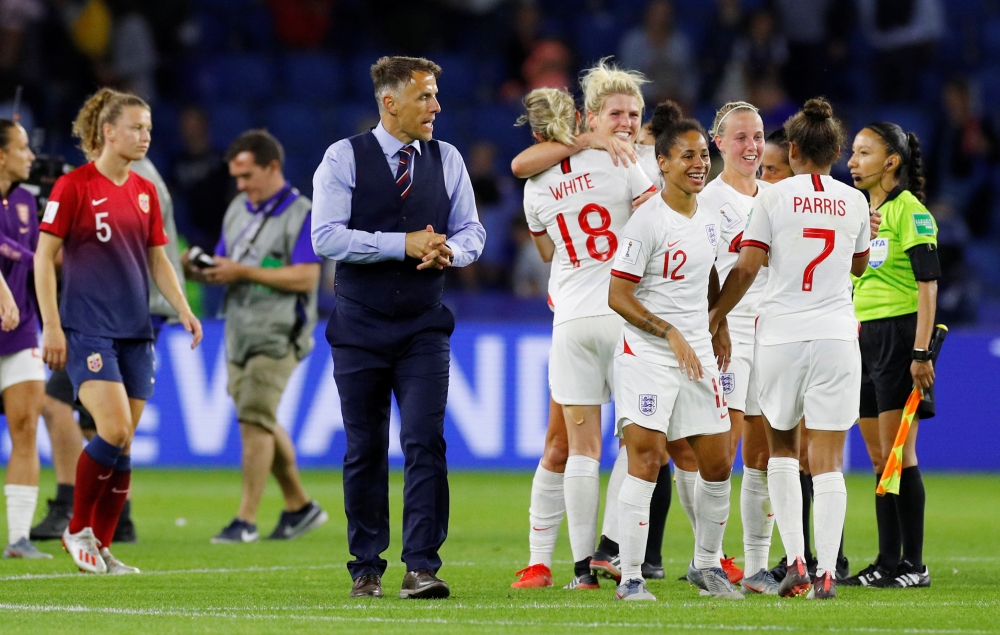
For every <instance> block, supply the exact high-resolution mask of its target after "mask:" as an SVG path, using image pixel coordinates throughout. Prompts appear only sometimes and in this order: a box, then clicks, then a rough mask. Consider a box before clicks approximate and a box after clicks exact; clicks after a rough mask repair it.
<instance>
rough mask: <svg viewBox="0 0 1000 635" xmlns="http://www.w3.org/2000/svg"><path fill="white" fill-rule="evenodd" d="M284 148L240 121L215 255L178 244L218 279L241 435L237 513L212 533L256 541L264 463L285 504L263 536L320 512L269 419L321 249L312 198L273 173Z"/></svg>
mask: <svg viewBox="0 0 1000 635" xmlns="http://www.w3.org/2000/svg"><path fill="white" fill-rule="evenodd" d="M284 160H285V152H284V149H283V148H282V147H281V144H280V143H279V142H278V140H277V139H275V138H274V137H273V136H271V134H270V133H268V132H267V131H266V130H248V131H247V132H244V133H243V134H241V135H240V136H239V137H237V138H236V140H235V141H233V143H232V145H230V146H229V150H227V151H226V161H227V163H228V164H229V173H230V174H231V175H232V176H233V178H235V179H236V187H237V189H239V190H240V194H238V195H237V196H236V198H234V199H233V201H232V203H230V205H229V208H228V209H227V210H226V216H225V219H224V220H223V227H222V229H223V235H222V237H221V238H220V239H219V245H218V246H217V247H216V249H215V257H214V265H213V266H210V267H207V268H204V269H201V268H199V267H198V266H196V265H195V264H193V263H192V261H191V260H190V259H189V258H188V255H189V254H187V253H186V254H185V258H184V260H185V273H186V274H187V276H188V277H189V278H192V279H194V280H197V281H199V282H207V283H208V284H219V285H225V287H226V297H225V300H224V302H223V316H224V317H225V320H226V332H225V335H226V359H227V361H228V366H229V394H230V395H231V396H232V398H233V401H235V402H236V418H237V419H238V420H239V422H240V437H241V439H242V440H243V459H242V463H243V495H242V498H241V500H240V507H239V511H238V513H237V515H236V518H234V519H233V520H232V522H231V523H230V524H229V525H227V526H226V527H225V528H224V529H223V530H222V531H221V532H219V533H218V534H217V535H216V536H215V537H214V538H212V543H215V544H219V543H242V542H255V541H256V540H257V539H258V537H259V534H258V532H257V508H258V507H259V505H260V501H261V498H262V497H263V496H264V486H265V485H266V484H267V476H268V474H269V473H273V474H274V478H275V479H276V480H277V481H278V485H279V486H280V487H281V493H282V496H283V497H284V499H285V509H284V511H282V512H281V516H280V518H279V519H278V525H277V526H276V527H275V528H274V531H273V532H272V533H271V535H270V536H269V538H270V539H271V540H291V539H293V538H298V537H299V536H301V535H303V534H305V533H306V532H309V531H311V530H313V529H316V528H317V527H319V526H320V525H322V524H323V523H325V522H326V521H327V520H328V516H327V513H326V512H325V511H323V509H322V508H321V507H320V506H319V504H317V503H316V501H313V500H310V498H309V497H308V496H306V492H305V489H303V487H302V482H301V480H300V479H299V474H298V468H297V467H296V465H295V446H294V445H293V444H292V440H291V438H290V437H289V436H288V433H287V432H285V429H284V428H282V427H281V424H280V423H279V422H278V418H277V417H278V404H279V403H280V401H281V396H282V394H283V393H284V391H285V386H286V385H287V384H288V379H289V378H290V377H291V376H292V372H293V371H294V370H295V369H296V367H297V366H298V365H299V362H300V361H301V360H302V358H304V357H305V356H306V355H308V354H309V352H310V351H311V350H312V348H313V345H314V344H315V342H314V341H313V331H314V330H315V327H316V320H317V314H316V287H317V285H318V284H319V274H320V264H319V263H320V258H319V257H317V256H316V254H314V253H313V250H312V245H311V244H310V238H309V229H310V226H311V222H310V219H311V210H312V202H311V201H310V200H309V199H308V198H306V197H305V196H302V195H301V194H300V193H299V191H298V190H296V189H295V188H293V187H292V186H291V185H290V184H289V183H288V182H287V181H286V180H285V176H284V174H283V173H282V166H283V165H284V162H285V161H284Z"/></svg>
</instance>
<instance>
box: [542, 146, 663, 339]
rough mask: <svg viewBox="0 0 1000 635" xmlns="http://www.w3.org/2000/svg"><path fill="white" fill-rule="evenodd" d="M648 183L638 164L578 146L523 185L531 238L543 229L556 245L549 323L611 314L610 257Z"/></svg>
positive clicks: (649, 186)
mask: <svg viewBox="0 0 1000 635" xmlns="http://www.w3.org/2000/svg"><path fill="white" fill-rule="evenodd" d="M652 187H653V183H652V182H651V181H650V180H649V178H648V177H647V176H646V175H645V174H644V173H643V171H642V168H640V167H639V166H638V165H636V164H630V165H627V166H625V165H619V166H615V164H614V163H613V162H612V161H611V156H610V155H608V153H607V152H604V151H602V150H583V151H582V152H579V153H578V154H575V155H573V156H572V157H570V158H568V159H565V160H564V161H563V162H562V163H560V164H559V165H557V166H554V167H551V168H549V169H548V170H546V171H544V172H542V173H541V174H538V175H536V176H533V177H532V178H531V179H530V180H529V181H528V182H527V183H526V184H525V186H524V214H525V216H527V218H528V228H529V229H530V230H531V233H532V234H535V235H536V236H537V235H541V234H545V233H548V235H549V236H550V237H551V238H552V242H554V243H555V246H556V256H555V258H556V259H558V263H556V262H553V266H556V265H558V279H557V280H556V281H555V282H554V284H555V288H557V289H558V294H559V298H558V302H556V303H555V317H554V320H553V324H561V323H562V322H566V321H567V320H573V319H577V318H583V317H593V316H597V315H609V314H612V313H614V311H612V310H611V307H609V306H608V285H610V284H611V261H612V259H613V258H614V255H615V251H616V250H617V249H618V243H619V236H620V235H621V233H620V232H621V229H622V228H623V227H624V226H625V223H626V222H628V219H629V215H630V214H631V213H632V201H633V200H634V199H635V198H637V197H639V196H641V195H642V194H643V193H644V192H647V191H649V190H650V189H651V188H652Z"/></svg>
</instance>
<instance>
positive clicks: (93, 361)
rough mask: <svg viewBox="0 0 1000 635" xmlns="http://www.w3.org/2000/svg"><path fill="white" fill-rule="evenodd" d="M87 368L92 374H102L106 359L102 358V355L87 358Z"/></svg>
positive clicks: (95, 354)
mask: <svg viewBox="0 0 1000 635" xmlns="http://www.w3.org/2000/svg"><path fill="white" fill-rule="evenodd" d="M87 368H89V369H90V372H92V373H99V372H101V369H102V368H104V359H102V358H101V354H100V353H93V354H91V355H89V356H88V357H87Z"/></svg>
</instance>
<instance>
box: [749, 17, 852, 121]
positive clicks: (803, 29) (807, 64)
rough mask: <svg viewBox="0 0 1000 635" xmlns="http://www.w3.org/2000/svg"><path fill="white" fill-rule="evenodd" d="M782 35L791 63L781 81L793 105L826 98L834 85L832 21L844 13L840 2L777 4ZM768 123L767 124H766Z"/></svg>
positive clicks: (784, 70)
mask: <svg viewBox="0 0 1000 635" xmlns="http://www.w3.org/2000/svg"><path fill="white" fill-rule="evenodd" d="M774 4H775V8H776V9H777V12H778V16H779V18H780V20H779V22H780V24H781V31H782V32H783V33H784V35H785V37H786V38H787V40H788V63H787V64H785V66H784V68H783V69H781V70H783V72H782V74H781V77H782V80H783V81H782V83H783V84H784V88H785V91H786V92H787V93H788V94H789V95H791V97H792V101H794V102H795V103H802V102H804V101H805V100H807V99H811V98H812V97H816V96H817V95H823V94H826V92H827V90H826V89H827V87H828V86H829V85H830V81H831V73H830V72H829V69H828V65H827V47H828V44H829V37H830V35H829V34H830V28H829V27H830V24H829V23H830V19H831V16H832V14H833V13H834V11H835V10H842V9H843V7H841V4H842V3H841V2H839V1H838V0H810V1H809V2H802V0H776V2H775V3H774ZM765 123H766V120H765Z"/></svg>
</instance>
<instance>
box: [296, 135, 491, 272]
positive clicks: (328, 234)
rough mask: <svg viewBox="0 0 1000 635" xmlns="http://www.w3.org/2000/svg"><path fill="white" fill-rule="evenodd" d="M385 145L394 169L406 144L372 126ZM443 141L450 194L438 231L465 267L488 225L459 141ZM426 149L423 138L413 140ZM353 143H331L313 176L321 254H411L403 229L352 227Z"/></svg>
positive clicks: (341, 257)
mask: <svg viewBox="0 0 1000 635" xmlns="http://www.w3.org/2000/svg"><path fill="white" fill-rule="evenodd" d="M372 132H373V133H374V135H375V139H376V140H378V143H379V145H380V146H382V152H383V153H384V154H385V160H386V163H388V164H389V170H390V171H391V173H392V174H395V173H396V169H397V168H398V167H399V156H398V153H399V150H400V148H402V147H403V146H404V145H405V144H404V143H403V142H401V141H400V140H399V139H397V138H396V137H394V136H392V135H391V134H389V133H388V132H387V131H386V129H385V128H384V127H383V126H382V124H381V123H379V125H378V126H376V127H375V129H374V130H373V131H372ZM438 143H439V144H440V146H441V163H442V165H441V168H442V170H443V171H444V186H445V189H446V190H447V191H448V196H449V197H450V198H451V212H450V213H449V215H448V227H447V229H446V231H443V232H442V231H441V230H442V228H441V227H435V228H434V231H436V232H438V233H443V234H445V235H446V236H447V237H448V241H447V243H446V244H447V245H448V247H449V248H450V249H451V250H452V252H453V253H454V256H452V261H451V263H452V266H455V267H464V266H465V265H468V264H471V263H473V262H475V261H476V260H477V259H478V258H479V254H481V253H482V252H483V244H484V243H485V242H486V230H485V229H483V226H482V224H481V223H480V222H479V214H478V213H477V212H476V199H475V196H474V195H473V192H472V181H470V180H469V173H468V171H467V170H466V169H465V162H464V161H462V155H461V154H459V152H458V150H456V149H455V146H453V145H451V144H448V143H445V142H443V141H439V142H438ZM410 145H411V146H413V147H414V148H415V149H416V151H417V152H422V149H421V143H420V142H414V143H411V144H410ZM415 166H416V161H414V162H412V163H411V164H410V179H411V180H412V181H413V182H416V180H417V179H419V178H420V175H419V174H416V173H415V172H414V167H415ZM354 172H355V163H354V148H353V147H352V146H351V141H350V139H341V140H340V141H338V142H337V143H335V144H333V145H332V146H330V147H329V148H328V149H327V151H326V154H325V155H324V156H323V162H322V163H320V164H319V167H318V168H317V169H316V173H315V174H314V175H313V207H312V244H313V249H314V250H315V251H316V255H318V256H323V257H325V258H330V259H332V260H336V261H344V262H353V263H359V264H366V263H372V262H380V261H382V260H403V259H404V258H405V257H406V234H405V233H402V232H375V233H370V232H365V231H360V230H357V229H348V228H347V223H348V221H349V220H350V218H351V197H352V195H353V192H354V183H355V181H354Z"/></svg>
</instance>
